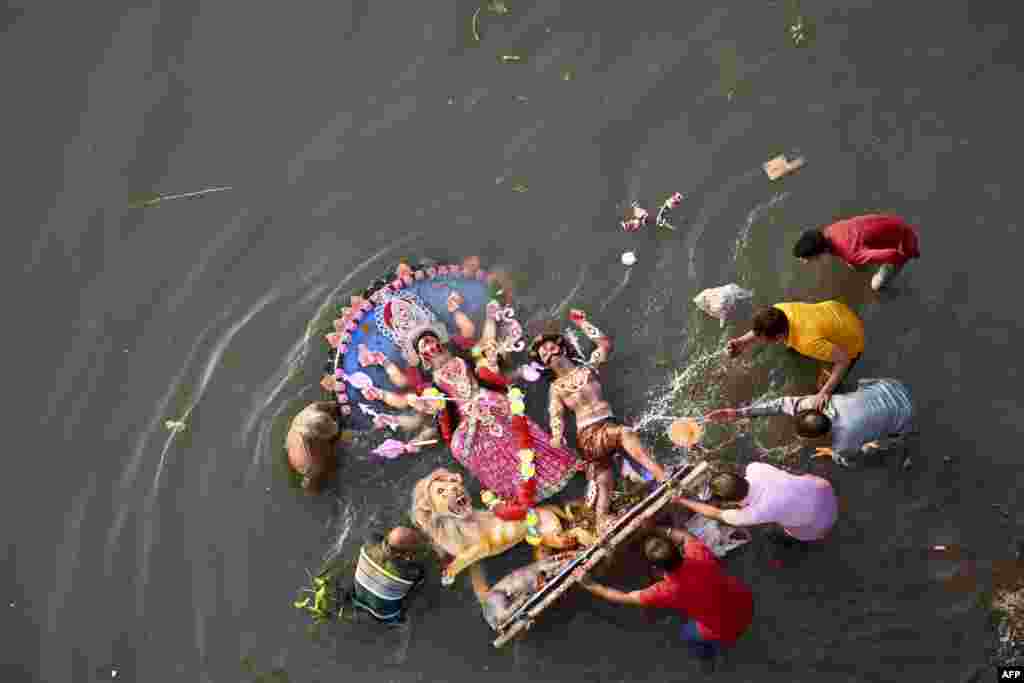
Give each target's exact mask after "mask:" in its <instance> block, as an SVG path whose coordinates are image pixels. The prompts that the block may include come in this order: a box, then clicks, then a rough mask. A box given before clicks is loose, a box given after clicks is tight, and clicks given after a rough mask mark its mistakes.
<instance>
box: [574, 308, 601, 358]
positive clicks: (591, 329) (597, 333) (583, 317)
mask: <svg viewBox="0 0 1024 683" xmlns="http://www.w3.org/2000/svg"><path fill="white" fill-rule="evenodd" d="M569 319H570V320H572V321H573V322H574V323H575V324H576V327H578V328H580V329H581V330H583V334H585V335H587V339H589V340H590V341H592V342H593V343H594V345H595V346H597V348H596V349H594V352H593V353H591V354H590V364H591V365H593V366H594V367H597V366H598V365H601V364H602V363H604V362H605V361H606V360H608V356H610V355H611V353H612V340H611V337H609V336H608V335H606V334H605V333H604V332H602V331H601V330H599V329H597V326H596V325H594V323H592V322H590V321H589V320H587V314H586V313H584V312H583V311H581V310H579V309H577V308H574V309H573V310H571V311H569Z"/></svg>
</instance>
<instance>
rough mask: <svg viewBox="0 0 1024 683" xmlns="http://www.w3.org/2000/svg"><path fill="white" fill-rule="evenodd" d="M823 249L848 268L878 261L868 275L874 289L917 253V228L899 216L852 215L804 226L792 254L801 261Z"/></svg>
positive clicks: (895, 273) (889, 279)
mask: <svg viewBox="0 0 1024 683" xmlns="http://www.w3.org/2000/svg"><path fill="white" fill-rule="evenodd" d="M825 253H831V254H835V255H836V256H838V257H839V258H841V259H843V260H844V261H846V264H847V265H848V266H850V267H851V268H856V267H859V266H867V265H874V264H878V265H880V266H881V267H880V268H879V269H878V272H877V273H875V275H874V277H872V278H871V289H873V290H875V291H876V292H877V291H878V290H880V289H882V288H883V287H885V286H886V285H888V284H889V283H890V282H892V279H893V278H894V277H896V275H897V274H898V273H899V272H900V271H901V270H903V266H905V265H906V263H907V261H909V260H910V259H912V258H919V257H920V256H921V250H920V249H919V247H918V241H917V231H916V230H915V229H914V228H913V227H911V226H910V225H909V224H907V222H906V221H904V220H903V219H902V218H900V217H899V216H887V215H881V214H870V215H866V216H855V217H854V218H849V219H847V220H845V221H838V222H836V223H833V224H832V225H829V226H828V227H826V228H823V229H820V230H808V231H806V232H804V233H803V234H802V235H800V239H798V240H797V242H796V245H795V246H794V247H793V255H794V256H796V257H797V258H798V259H800V260H802V261H804V262H807V261H808V260H810V259H812V258H815V257H817V256H820V255H821V254H825Z"/></svg>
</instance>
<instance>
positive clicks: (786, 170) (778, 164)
mask: <svg viewBox="0 0 1024 683" xmlns="http://www.w3.org/2000/svg"><path fill="white" fill-rule="evenodd" d="M805 163H807V160H806V159H804V157H797V158H796V159H793V160H792V161H790V160H789V159H787V158H786V155H785V154H780V155H779V156H777V157H775V158H773V159H769V160H768V161H766V162H764V164H762V165H761V167H762V168H763V169H764V172H765V173H766V174H768V178H769V179H771V180H778V179H779V178H781V177H782V176H784V175H789V174H790V173H792V172H793V171H796V170H797V169H799V168H802V167H803V165H804V164H805Z"/></svg>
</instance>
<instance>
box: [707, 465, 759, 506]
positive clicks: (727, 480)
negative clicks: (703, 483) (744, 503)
mask: <svg viewBox="0 0 1024 683" xmlns="http://www.w3.org/2000/svg"><path fill="white" fill-rule="evenodd" d="M709 486H710V487H711V495H713V496H714V497H715V498H718V499H720V500H723V501H726V502H730V503H732V502H737V501H741V500H743V499H744V498H746V497H747V494H748V493H750V484H749V483H747V480H746V479H744V478H743V477H741V476H739V475H738V474H733V473H732V472H719V473H718V474H716V475H715V476H713V477H711V481H710V482H709Z"/></svg>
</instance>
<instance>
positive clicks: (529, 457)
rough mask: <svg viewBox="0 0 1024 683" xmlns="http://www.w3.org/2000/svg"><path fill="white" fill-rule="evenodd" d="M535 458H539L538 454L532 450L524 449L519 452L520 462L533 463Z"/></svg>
mask: <svg viewBox="0 0 1024 683" xmlns="http://www.w3.org/2000/svg"><path fill="white" fill-rule="evenodd" d="M535 457H537V454H536V453H534V452H533V450H532V449H530V448H524V449H523V450H521V451H519V462H533V459H534V458H535Z"/></svg>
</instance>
